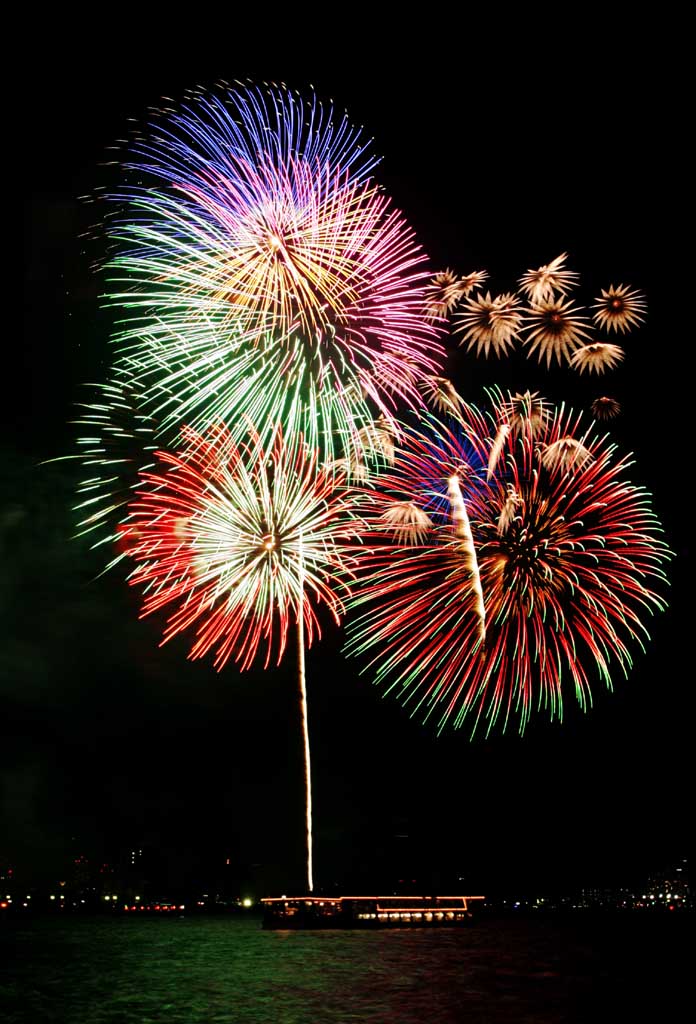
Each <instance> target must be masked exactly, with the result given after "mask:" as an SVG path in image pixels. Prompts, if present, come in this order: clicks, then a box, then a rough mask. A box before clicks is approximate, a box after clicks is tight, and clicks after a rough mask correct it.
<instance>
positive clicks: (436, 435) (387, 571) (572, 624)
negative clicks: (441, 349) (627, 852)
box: [347, 393, 670, 735]
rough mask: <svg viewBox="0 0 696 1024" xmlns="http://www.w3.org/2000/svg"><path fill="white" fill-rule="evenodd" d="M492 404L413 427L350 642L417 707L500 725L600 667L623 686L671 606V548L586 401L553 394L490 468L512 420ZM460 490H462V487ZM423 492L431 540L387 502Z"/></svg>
mask: <svg viewBox="0 0 696 1024" xmlns="http://www.w3.org/2000/svg"><path fill="white" fill-rule="evenodd" d="M492 398H493V409H492V411H491V412H490V413H488V414H483V413H482V412H480V411H478V410H476V409H475V408H473V407H471V406H467V408H466V410H465V413H464V415H463V417H462V423H461V425H459V426H452V427H446V426H444V425H443V424H441V423H438V422H437V421H436V420H435V419H434V418H431V419H430V421H429V423H428V426H427V428H426V427H424V426H423V425H420V426H419V427H418V429H414V430H405V431H404V432H403V435H402V437H401V445H400V448H399V450H398V451H397V453H396V458H395V462H394V466H393V467H391V468H390V469H389V470H387V471H386V472H385V474H384V476H383V479H382V486H381V488H380V490H379V492H378V493H377V494H376V495H374V496H373V498H372V505H373V507H372V510H371V511H370V512H369V514H368V516H367V521H368V530H367V533H366V537H365V542H366V549H367V550H366V556H365V559H364V564H363V568H362V570H361V585H360V587H359V588H356V589H355V591H354V592H353V595H352V597H351V599H350V601H349V615H348V619H347V623H348V644H347V651H348V653H349V654H355V655H359V656H360V658H361V659H364V660H365V662H366V667H365V668H364V669H363V671H368V672H371V673H373V674H374V677H375V681H376V682H377V683H378V684H380V685H381V686H383V687H385V688H386V689H387V690H388V691H390V692H393V693H394V694H396V695H397V696H398V697H399V698H400V699H401V700H402V701H403V702H404V703H405V704H406V705H407V706H408V707H409V708H411V710H412V714H414V715H416V716H419V717H423V718H425V719H430V718H433V719H435V720H436V722H437V725H438V729H442V728H444V726H445V725H446V724H448V723H449V724H450V725H453V726H454V727H457V728H458V727H460V726H462V725H463V724H464V722H465V721H467V722H468V723H469V724H470V726H471V733H472V735H473V734H474V732H475V731H476V730H477V728H481V727H483V728H485V730H486V731H490V730H491V729H492V728H493V727H494V725H495V724H496V722H497V723H498V724H499V725H500V724H501V723H502V727H503V728H504V727H505V726H506V725H507V724H508V722H509V721H510V720H515V719H516V720H517V724H518V728H519V730H520V731H523V730H524V729H525V727H526V725H527V724H528V721H529V719H530V716H531V715H532V713H533V711H534V710H537V709H544V710H546V711H547V712H548V713H549V715H550V717H551V718H552V719H554V718H555V719H559V720H560V719H561V718H562V713H563V699H564V696H567V689H566V688H567V686H568V684H569V683H570V685H571V692H572V691H573V690H574V693H575V697H576V699H577V701H578V703H579V704H580V706H581V707H582V708H583V709H586V708H587V706H588V705H589V704H591V699H592V694H591V686H592V680H593V678H597V677H598V678H599V679H600V680H601V681H603V683H604V684H605V685H606V686H607V687H609V688H611V686H612V675H611V670H612V663H613V665H614V667H618V669H619V670H621V671H622V672H623V673H624V674H626V672H627V670H628V668H629V666H630V664H631V653H630V648H631V646H632V645H636V644H637V645H639V646H642V643H643V641H644V639H645V638H646V636H647V632H646V628H645V625H644V622H643V620H644V618H645V617H646V616H647V615H648V614H651V613H654V612H656V611H659V610H662V609H663V608H664V607H665V602H664V600H663V598H662V597H661V596H660V593H659V591H660V590H661V589H662V588H663V586H664V584H665V582H666V580H665V573H664V566H665V563H666V562H667V561H668V560H669V558H670V552H669V550H668V548H667V547H666V545H665V544H664V542H663V540H662V539H661V528H660V524H659V522H658V521H657V519H656V517H655V515H654V513H653V511H652V509H651V503H650V498H649V495H648V494H647V493H646V492H645V491H644V490H643V489H641V488H639V487H635V486H633V485H632V484H630V483H629V482H627V480H626V471H627V469H628V467H629V466H630V461H629V458H628V457H622V456H620V455H619V453H618V452H617V450H616V447H615V446H614V445H611V444H609V443H608V442H607V439H606V438H605V437H595V436H591V435H590V434H589V432H588V431H583V429H582V423H581V417H580V416H577V417H576V416H574V415H573V414H572V413H570V412H569V411H566V410H564V409H563V408H560V409H553V410H552V409H549V410H548V412H549V415H548V417H547V418H546V419H545V420H544V421H543V422H541V423H540V424H539V427H538V429H537V430H536V432H535V433H536V436H533V435H532V432H531V431H521V432H517V433H515V432H513V431H512V430H511V431H509V432H508V434H507V437H506V439H505V450H504V456H503V457H502V458H501V459H500V461H499V468H498V470H497V471H496V473H495V475H494V476H493V477H492V478H491V479H487V478H486V465H487V455H488V451H489V449H490V446H491V443H492V435H493V434H494V432H495V428H496V424H498V423H500V422H501V421H502V420H504V406H505V404H506V403H505V402H503V400H502V397H501V396H500V394H499V393H493V395H492ZM569 438H572V439H573V440H574V441H575V442H576V444H577V445H580V446H581V447H582V448H583V449H584V450H586V451H587V452H588V453H589V458H586V459H584V460H580V459H576V460H574V461H573V463H572V465H569V464H568V463H566V462H564V461H563V460H562V459H556V460H553V461H552V460H549V459H548V458H547V459H546V460H545V461H544V460H543V459H542V452H548V451H549V450H553V449H554V447H555V446H560V445H562V444H566V443H567V441H568V439H569ZM455 477H456V480H457V482H458V487H459V488H460V490H461V496H462V503H463V506H464V507H465V509H466V512H467V517H468V522H469V524H470V531H471V548H472V550H473V551H474V553H475V555H476V565H477V579H478V581H479V584H480V593H481V598H482V601H483V606H484V611H485V626H486V628H485V641H483V642H482V639H481V615H480V611H479V608H478V604H479V598H478V596H477V593H476V591H475V590H474V589H473V588H472V571H471V565H470V564H469V563H468V560H467V558H466V557H463V555H462V551H461V542H460V539H459V538H458V536H457V532H458V527H457V522H456V517H455V516H454V515H453V512H454V507H453V504H452V503H451V502H450V500H448V487H449V488H450V489H451V480H452V479H453V478H455ZM450 497H452V496H450ZM394 501H401V502H404V501H410V502H412V503H413V505H414V506H415V507H416V508H417V509H419V510H421V511H422V512H423V513H425V514H427V515H428V517H429V519H430V520H431V523H432V526H431V527H430V529H429V531H428V533H427V535H422V536H421V538H420V541H421V542H420V543H419V544H413V543H409V544H399V543H398V542H397V541H396V539H395V537H394V534H393V531H390V530H388V529H385V524H384V521H383V513H384V510H385V509H386V508H388V507H389V506H390V504H392V503H393V502H394Z"/></svg>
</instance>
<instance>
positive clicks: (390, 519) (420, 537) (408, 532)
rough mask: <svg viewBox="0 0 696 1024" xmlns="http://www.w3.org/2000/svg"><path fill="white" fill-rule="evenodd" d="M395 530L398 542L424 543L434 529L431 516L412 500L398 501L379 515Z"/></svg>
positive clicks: (395, 538) (395, 537)
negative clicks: (429, 532)
mask: <svg viewBox="0 0 696 1024" xmlns="http://www.w3.org/2000/svg"><path fill="white" fill-rule="evenodd" d="M379 518H380V519H381V520H382V522H384V523H386V524H387V526H389V527H390V528H391V529H392V530H393V531H394V540H395V541H396V543H397V544H422V543H423V541H424V540H425V539H426V537H427V535H428V531H429V530H430V529H432V525H433V523H432V520H431V518H430V516H429V515H428V514H427V513H426V512H424V511H423V510H422V509H420V508H418V506H417V505H414V503H413V502H412V501H398V502H396V503H395V504H394V505H392V506H391V507H390V508H388V509H387V510H386V511H385V512H383V513H382V515H381V516H380V517H379Z"/></svg>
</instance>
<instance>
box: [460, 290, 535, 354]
mask: <svg viewBox="0 0 696 1024" xmlns="http://www.w3.org/2000/svg"><path fill="white" fill-rule="evenodd" d="M519 306H520V299H519V298H517V296H515V295H513V294H512V293H511V292H507V293H505V294H504V295H496V296H495V298H493V297H492V296H491V293H490V292H486V294H485V295H480V294H479V295H476V296H475V297H474V298H473V299H469V300H468V301H467V302H466V303H465V304H464V307H463V308H464V312H462V313H459V314H457V317H456V326H455V333H457V334H463V338H462V340H461V342H460V344H462V345H463V344H464V342H466V341H468V343H469V344H468V345H467V350H471V349H472V348H473V347H474V346H476V355H481V353H483V354H484V355H485V356H486V357H487V356H488V353H489V351H490V350H491V349H492V350H493V352H494V353H495V354H496V355H497V356H503V355H506V354H507V350H508V349H509V348H512V346H513V345H514V342H515V340H516V339H517V338H518V337H519V333H520V330H521V329H522V313H521V311H520V309H519Z"/></svg>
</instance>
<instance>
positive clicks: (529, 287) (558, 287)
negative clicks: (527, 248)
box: [518, 252, 579, 306]
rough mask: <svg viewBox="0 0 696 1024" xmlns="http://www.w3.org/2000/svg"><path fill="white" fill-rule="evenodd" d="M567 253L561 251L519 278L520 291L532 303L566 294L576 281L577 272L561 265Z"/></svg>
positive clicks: (539, 302)
mask: <svg viewBox="0 0 696 1024" xmlns="http://www.w3.org/2000/svg"><path fill="white" fill-rule="evenodd" d="M567 259H568V253H567V252H564V253H561V255H560V256H557V257H556V259H555V260H551V262H550V263H548V264H545V265H544V266H541V267H538V268H537V269H536V270H528V271H527V272H526V273H525V274H523V276H522V277H521V278H520V279H519V282H518V284H519V286H520V291H521V292H522V294H523V295H525V296H526V297H527V298H528V299H529V301H530V303H532V305H535V306H538V305H541V304H542V303H544V302H552V301H553V299H554V298H555V297H556V294H557V293H558V294H559V295H567V293H568V292H569V291H570V289H571V288H573V287H574V286H575V284H576V283H577V281H578V278H579V274H576V273H575V271H573V270H564V269H563V265H564V263H565V261H566V260H567Z"/></svg>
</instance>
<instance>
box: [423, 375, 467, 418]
mask: <svg viewBox="0 0 696 1024" xmlns="http://www.w3.org/2000/svg"><path fill="white" fill-rule="evenodd" d="M419 387H420V389H421V391H422V392H423V394H424V395H425V398H426V401H427V402H429V403H430V405H432V407H433V408H434V409H435V410H436V411H437V412H444V413H450V414H451V415H453V416H457V415H458V414H459V413H460V411H461V409H462V405H463V403H464V399H463V398H462V396H461V395H460V394H459V393H458V392H457V390H456V388H455V387H454V384H452V382H451V381H450V380H447V378H446V377H424V378H423V380H422V381H420V383H419Z"/></svg>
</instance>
